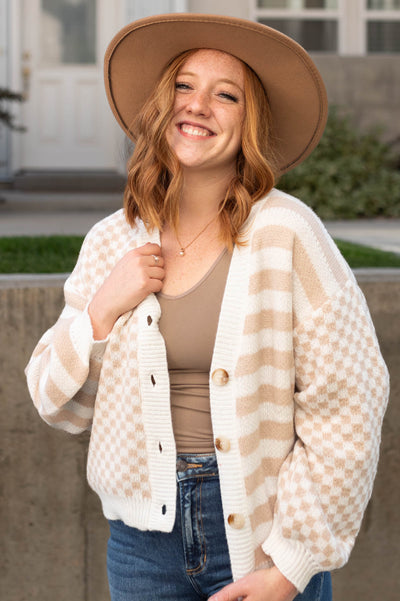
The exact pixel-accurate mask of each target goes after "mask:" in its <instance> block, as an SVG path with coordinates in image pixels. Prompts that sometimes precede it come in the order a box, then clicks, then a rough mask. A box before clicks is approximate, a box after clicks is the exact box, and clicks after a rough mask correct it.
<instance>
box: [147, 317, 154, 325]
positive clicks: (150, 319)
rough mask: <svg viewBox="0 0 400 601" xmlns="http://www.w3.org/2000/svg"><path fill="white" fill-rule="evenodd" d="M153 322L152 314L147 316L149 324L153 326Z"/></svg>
mask: <svg viewBox="0 0 400 601" xmlns="http://www.w3.org/2000/svg"><path fill="white" fill-rule="evenodd" d="M152 323H153V318H152V316H151V315H148V316H147V325H149V326H151V324H152Z"/></svg>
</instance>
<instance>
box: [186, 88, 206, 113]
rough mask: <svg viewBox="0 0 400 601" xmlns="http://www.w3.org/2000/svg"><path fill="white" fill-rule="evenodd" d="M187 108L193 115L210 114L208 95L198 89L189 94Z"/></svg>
mask: <svg viewBox="0 0 400 601" xmlns="http://www.w3.org/2000/svg"><path fill="white" fill-rule="evenodd" d="M186 108H187V110H188V112H190V113H193V114H194V115H203V116H206V117H207V116H208V115H209V114H210V97H209V94H208V93H207V92H205V91H201V90H198V91H196V92H193V93H192V94H191V95H190V99H189V102H188V104H187V107H186Z"/></svg>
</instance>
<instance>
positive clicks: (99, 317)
mask: <svg viewBox="0 0 400 601" xmlns="http://www.w3.org/2000/svg"><path fill="white" fill-rule="evenodd" d="M88 314H89V317H90V321H91V324H92V331H93V339H94V340H104V339H105V338H107V336H108V335H109V333H110V332H111V330H112V329H113V327H114V324H115V322H116V320H117V319H118V315H114V313H113V312H112V311H109V310H107V308H106V307H105V306H104V305H103V304H102V303H100V302H98V300H97V298H96V296H95V297H94V298H93V300H92V301H91V303H90V304H89V306H88Z"/></svg>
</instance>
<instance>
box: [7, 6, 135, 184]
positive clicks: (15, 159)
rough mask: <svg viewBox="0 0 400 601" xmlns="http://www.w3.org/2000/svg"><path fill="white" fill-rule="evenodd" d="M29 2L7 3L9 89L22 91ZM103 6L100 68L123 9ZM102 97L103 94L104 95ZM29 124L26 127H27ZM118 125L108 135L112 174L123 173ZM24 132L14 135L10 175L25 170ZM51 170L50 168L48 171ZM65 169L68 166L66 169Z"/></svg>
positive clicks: (100, 28) (99, 28)
mask: <svg viewBox="0 0 400 601" xmlns="http://www.w3.org/2000/svg"><path fill="white" fill-rule="evenodd" d="M26 1H28V2H29V0H12V2H11V1H10V24H11V27H10V55H11V60H10V71H11V77H10V79H11V81H10V86H11V87H12V88H13V89H14V90H20V91H21V90H23V83H24V82H23V77H22V70H23V67H24V51H25V49H24V40H23V20H24V18H25V16H24V14H23V7H24V2H26ZM98 1H99V2H101V3H102V13H103V18H102V19H100V20H99V21H98V29H97V31H98V41H97V51H98V56H99V63H100V65H99V66H100V67H101V63H102V57H103V56H104V52H105V48H106V46H107V44H108V42H109V41H110V39H111V38H112V36H113V35H114V33H115V32H116V31H117V29H118V28H119V26H120V25H121V18H122V10H121V6H122V5H123V4H124V0H113V2H109V1H108V0H98ZM104 95H105V92H104ZM17 108H18V115H17V117H16V120H18V123H21V124H22V125H25V124H24V123H23V122H22V120H23V117H22V115H23V107H17ZM26 125H28V124H26ZM118 129H119V128H118V126H117V125H116V124H115V128H114V129H113V131H112V132H111V139H112V144H113V148H112V149H111V151H110V154H111V156H112V157H113V160H112V162H113V166H112V169H114V170H115V171H123V170H124V165H121V164H120V163H121V161H119V160H118V155H120V154H121V153H120V152H119V146H120V138H119V137H118ZM23 136H24V134H23V133H16V132H13V133H12V135H11V137H12V142H11V152H10V171H11V175H12V174H15V173H17V172H18V171H21V170H23V169H24V168H25V165H24V164H23V144H24V140H23ZM49 169H50V168H49ZM66 169H68V167H67V166H66ZM57 171H59V169H57Z"/></svg>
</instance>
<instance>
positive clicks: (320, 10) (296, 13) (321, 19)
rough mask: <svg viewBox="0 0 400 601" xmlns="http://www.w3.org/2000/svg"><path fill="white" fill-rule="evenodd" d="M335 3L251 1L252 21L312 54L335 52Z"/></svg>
mask: <svg viewBox="0 0 400 601" xmlns="http://www.w3.org/2000/svg"><path fill="white" fill-rule="evenodd" d="M338 5H339V0H255V12H256V20H257V21H259V22H260V23H264V24H265V25H270V26H271V27H274V28H275V29H279V31H282V32H283V33H285V34H287V35H288V36H290V37H291V38H294V39H295V40H296V41H297V42H299V44H301V45H302V46H304V47H305V48H307V50H310V51H314V52H334V53H336V52H337V51H338V22H339V10H338V8H339V7H338Z"/></svg>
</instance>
